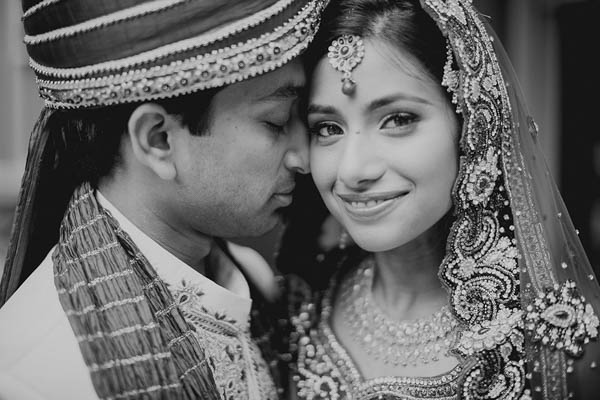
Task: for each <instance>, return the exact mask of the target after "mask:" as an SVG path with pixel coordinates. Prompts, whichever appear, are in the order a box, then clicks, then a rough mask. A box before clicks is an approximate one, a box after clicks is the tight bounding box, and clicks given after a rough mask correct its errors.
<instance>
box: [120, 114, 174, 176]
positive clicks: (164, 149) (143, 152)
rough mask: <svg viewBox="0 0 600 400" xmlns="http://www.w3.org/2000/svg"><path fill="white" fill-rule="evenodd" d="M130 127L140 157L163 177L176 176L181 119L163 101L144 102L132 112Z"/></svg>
mask: <svg viewBox="0 0 600 400" xmlns="http://www.w3.org/2000/svg"><path fill="white" fill-rule="evenodd" d="M127 130H128V140H129V142H130V144H131V147H132V150H133V154H134V156H135V158H136V159H137V161H138V162H140V163H141V164H143V165H145V166H146V167H148V168H149V169H150V170H152V171H153V172H154V173H155V174H156V175H157V176H158V177H160V178H161V179H164V180H173V179H175V177H176V176H177V168H176V164H175V160H174V154H173V153H174V151H173V150H174V147H173V143H174V140H173V135H175V134H176V132H178V131H180V130H181V121H180V119H179V118H177V117H176V116H174V115H172V114H169V113H168V112H167V111H166V110H165V108H164V107H162V106H161V105H159V104H156V103H144V104H141V105H140V106H138V107H137V108H136V109H135V110H133V112H132V113H131V115H130V116H129V120H128V122H127Z"/></svg>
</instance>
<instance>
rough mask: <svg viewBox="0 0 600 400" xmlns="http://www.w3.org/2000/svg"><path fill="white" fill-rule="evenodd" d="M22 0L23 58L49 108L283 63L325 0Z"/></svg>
mask: <svg viewBox="0 0 600 400" xmlns="http://www.w3.org/2000/svg"><path fill="white" fill-rule="evenodd" d="M226 3H227V1H225V2H224V1H222V0H220V1H214V0H210V1H209V0H193V1H190V0H146V1H136V2H131V1H127V2H114V1H113V2H102V1H97V0H85V1H77V2H68V1H55V0H38V1H31V0H24V1H23V10H24V14H23V23H24V27H25V33H26V35H25V40H24V41H25V44H26V45H27V51H28V53H29V56H30V65H31V67H32V68H33V70H34V71H35V73H36V75H37V83H38V86H39V91H40V95H41V96H42V98H44V100H45V102H46V106H48V107H50V108H88V107H94V106H105V105H111V104H119V103H126V102H137V101H146V100H152V99H159V98H166V97H174V96H180V95H183V94H188V93H192V92H195V91H198V90H203V89H208V88H215V87H220V86H223V85H227V84H231V83H234V82H238V81H242V80H244V79H247V78H250V77H253V76H256V75H260V74H262V73H264V72H268V71H271V70H273V69H275V68H277V67H280V66H282V65H283V64H285V63H286V62H288V61H289V60H291V59H293V58H294V57H296V56H297V55H298V54H300V53H301V52H302V51H303V50H304V49H305V48H306V47H307V46H308V44H309V43H310V42H311V41H312V39H313V37H314V35H315V33H316V30H317V28H318V26H319V22H320V13H321V11H322V10H323V8H324V7H325V5H326V3H327V0H251V1H244V2H243V5H242V4H241V3H238V2H234V1H228V3H231V4H229V5H228V4H226Z"/></svg>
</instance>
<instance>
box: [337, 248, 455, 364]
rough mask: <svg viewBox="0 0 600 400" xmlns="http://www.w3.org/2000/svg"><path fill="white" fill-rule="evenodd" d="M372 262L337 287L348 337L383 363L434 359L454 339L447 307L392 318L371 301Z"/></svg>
mask: <svg viewBox="0 0 600 400" xmlns="http://www.w3.org/2000/svg"><path fill="white" fill-rule="evenodd" d="M373 275H374V262H373V260H371V259H369V260H368V261H365V262H363V263H362V264H361V265H360V266H359V267H358V268H357V269H356V270H355V271H354V272H353V273H352V275H350V276H349V277H348V278H347V279H346V280H344V282H343V283H342V285H341V287H340V306H341V311H342V313H343V315H344V318H343V321H344V323H345V324H346V326H347V327H348V328H349V332H350V335H351V336H352V338H353V339H354V340H355V341H357V342H358V343H360V344H361V345H362V346H363V348H364V349H365V350H366V352H367V353H368V354H369V355H371V356H373V357H374V358H376V359H378V360H381V361H383V362H384V363H385V364H393V365H395V366H398V365H402V366H417V365H421V364H428V363H430V362H433V361H437V360H439V358H440V355H443V354H445V353H446V352H447V351H448V350H449V349H450V347H451V345H452V342H453V341H454V337H455V335H454V332H455V328H456V327H457V326H458V322H457V321H456V319H455V318H454V317H453V316H452V313H451V312H450V308H449V307H448V306H444V307H442V308H441V309H440V310H439V311H437V312H436V313H434V314H432V315H431V316H429V317H425V318H420V319H414V320H409V321H395V320H393V319H392V318H390V317H388V316H387V315H386V314H385V313H384V312H383V311H382V310H381V309H380V308H379V307H378V306H377V304H375V302H374V301H373V296H372V287H373Z"/></svg>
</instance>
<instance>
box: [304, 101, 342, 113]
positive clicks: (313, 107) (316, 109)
mask: <svg viewBox="0 0 600 400" xmlns="http://www.w3.org/2000/svg"><path fill="white" fill-rule="evenodd" d="M306 112H307V113H308V114H338V115H339V114H340V112H339V111H338V109H337V108H335V107H333V106H324V105H320V104H314V103H312V104H309V105H308V108H307V110H306Z"/></svg>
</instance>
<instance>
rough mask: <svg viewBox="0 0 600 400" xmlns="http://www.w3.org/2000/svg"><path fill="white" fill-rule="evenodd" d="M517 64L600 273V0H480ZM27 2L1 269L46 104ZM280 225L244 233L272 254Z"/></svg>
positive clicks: (10, 52) (6, 128)
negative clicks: (34, 63)
mask: <svg viewBox="0 0 600 400" xmlns="http://www.w3.org/2000/svg"><path fill="white" fill-rule="evenodd" d="M473 1H474V3H475V5H476V6H477V7H478V8H479V10H480V11H481V12H482V13H483V14H485V15H486V16H488V17H489V19H490V21H491V24H492V26H493V27H494V29H495V30H496V32H497V34H498V36H499V37H500V38H501V40H502V41H503V43H504V45H505V47H506V50H507V52H508V54H509V56H510V58H511V60H512V62H513V65H514V67H515V70H516V72H517V75H518V76H519V79H520V82H521V86H522V88H523V91H524V92H525V97H526V99H527V102H528V104H529V107H530V112H531V114H532V115H533V117H534V118H535V119H536V121H537V123H538V125H539V127H540V141H541V142H542V145H543V148H544V152H545V154H546V158H547V161H548V164H549V166H550V169H551V171H552V173H553V175H554V178H555V180H556V181H557V183H558V185H559V188H560V191H561V193H562V195H563V198H564V200H565V203H566V205H567V208H568V209H569V211H570V214H571V217H572V219H573V221H574V224H575V227H576V228H577V229H578V230H579V232H580V238H581V240H582V242H583V245H584V247H585V249H586V252H587V253H588V256H589V258H590V260H591V261H592V265H593V266H594V268H595V270H596V275H599V272H600V128H599V123H598V117H599V116H600V100H599V99H600V62H598V61H597V60H598V55H597V54H595V53H596V52H598V51H599V50H600V1H598V0H587V1H585V0H473ZM21 14H22V11H21V2H20V1H16V0H9V1H2V2H0V55H1V56H0V275H1V273H2V268H3V266H4V258H5V254H6V248H7V246H8V236H9V233H10V227H11V224H12V218H13V210H14V207H15V204H16V198H17V193H18V189H19V186H20V179H21V175H22V173H23V169H24V165H25V156H26V152H27V141H28V137H29V134H30V132H31V129H32V128H33V125H34V122H35V121H36V119H37V116H38V114H39V111H40V110H41V108H42V106H43V103H42V101H41V100H40V99H39V98H38V96H37V89H36V85H35V78H34V75H33V73H32V71H31V70H30V69H29V67H28V61H27V55H26V52H25V47H24V45H23V42H22V38H23V32H22V26H21V21H20V17H21ZM280 231H281V227H279V228H277V229H275V230H274V231H273V232H271V233H269V234H268V235H265V236H264V237H261V238H257V239H248V240H245V241H244V242H245V244H248V245H251V246H252V247H254V248H256V249H257V250H258V251H259V252H261V253H262V254H263V256H264V257H265V258H267V260H268V261H272V259H273V254H274V250H275V244H276V242H277V239H278V237H279V234H280Z"/></svg>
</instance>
